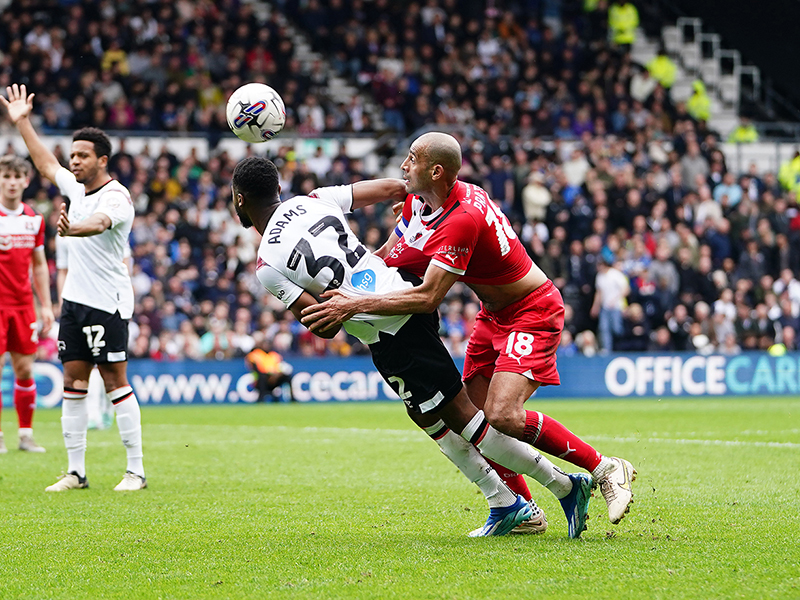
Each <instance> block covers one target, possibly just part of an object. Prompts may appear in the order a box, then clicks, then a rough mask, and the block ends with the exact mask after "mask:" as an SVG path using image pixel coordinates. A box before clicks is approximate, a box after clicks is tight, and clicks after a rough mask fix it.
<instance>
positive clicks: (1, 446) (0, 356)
mask: <svg viewBox="0 0 800 600" xmlns="http://www.w3.org/2000/svg"><path fill="white" fill-rule="evenodd" d="M5 360H6V347H5V324H4V322H3V311H0V380H2V378H3V365H4V364H5ZM2 411H3V390H2V386H0V413H2ZM7 452H8V448H6V441H5V438H4V436H3V430H2V429H0V454H6V453H7Z"/></svg>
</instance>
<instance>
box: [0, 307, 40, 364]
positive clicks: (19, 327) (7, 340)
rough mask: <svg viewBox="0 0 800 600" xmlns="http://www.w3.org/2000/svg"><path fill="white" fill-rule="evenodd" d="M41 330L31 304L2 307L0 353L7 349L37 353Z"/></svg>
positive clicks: (0, 310)
mask: <svg viewBox="0 0 800 600" xmlns="http://www.w3.org/2000/svg"><path fill="white" fill-rule="evenodd" d="M38 344H39V330H38V327H37V324H36V311H35V310H34V308H33V305H31V306H20V307H17V308H0V354H3V353H5V352H6V351H10V352H19V353H20V354H36V348H37V346H38Z"/></svg>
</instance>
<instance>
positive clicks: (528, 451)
mask: <svg viewBox="0 0 800 600" xmlns="http://www.w3.org/2000/svg"><path fill="white" fill-rule="evenodd" d="M485 422H486V421H485V417H484V415H483V411H478V414H476V415H475V417H473V418H472V420H471V421H470V422H469V424H468V425H467V426H466V427H465V428H464V431H463V432H462V433H461V435H462V437H464V438H465V439H475V438H476V437H480V433H481V431H479V430H481V429H482V433H483V435H482V437H481V438H480V439H478V440H477V441H476V445H477V446H478V449H479V450H480V451H481V453H482V454H483V455H484V456H486V457H487V458H489V459H491V460H493V461H494V462H496V463H498V464H501V465H503V466H504V467H508V468H509V469H511V470H512V471H516V472H517V473H524V474H525V475H528V476H529V477H533V478H534V479H535V480H536V481H538V482H539V483H541V484H542V485H543V486H545V487H546V488H547V489H548V490H550V491H551V492H553V495H554V496H555V497H556V498H559V499H561V498H563V497H564V496H566V495H567V494H569V493H570V491H571V490H572V481H570V479H569V477H567V475H566V473H564V472H563V471H562V470H561V469H559V468H558V467H556V466H555V465H554V464H553V463H552V462H550V461H549V460H548V459H546V458H545V457H544V456H542V455H541V454H539V453H538V452H537V451H536V450H535V449H534V448H533V447H532V446H530V445H529V444H526V443H525V442H522V441H520V440H518V439H515V438H512V437H509V436H507V435H505V434H504V433H500V432H499V431H497V430H496V429H495V428H494V427H492V426H491V425H489V424H488V423H486V425H485V426H484V427H483V428H482V427H481V426H482V424H483V423H485Z"/></svg>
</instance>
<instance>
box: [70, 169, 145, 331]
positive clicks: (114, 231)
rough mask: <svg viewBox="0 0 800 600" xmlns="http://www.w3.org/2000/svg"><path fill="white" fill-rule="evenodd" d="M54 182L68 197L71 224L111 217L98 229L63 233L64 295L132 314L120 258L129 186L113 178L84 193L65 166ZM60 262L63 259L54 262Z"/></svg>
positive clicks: (127, 225) (129, 211)
mask: <svg viewBox="0 0 800 600" xmlns="http://www.w3.org/2000/svg"><path fill="white" fill-rule="evenodd" d="M56 184H57V185H58V189H59V190H61V193H62V194H63V195H65V196H67V197H68V198H69V200H70V205H69V212H68V216H69V220H70V223H78V222H80V221H83V220H84V219H88V218H89V217H91V216H92V215H94V214H95V213H102V214H104V215H107V216H108V218H109V219H111V227H109V228H108V229H106V230H105V231H104V232H103V233H99V234H97V235H90V236H86V237H76V236H67V237H65V238H63V242H66V243H64V244H60V245H59V248H60V249H61V250H62V251H63V250H66V253H67V260H66V266H67V276H66V279H65V280H64V288H63V289H62V290H61V296H62V298H63V299H64V300H69V301H71V302H76V303H78V304H83V305H85V306H91V307H92V308H96V309H98V310H102V311H105V312H107V313H111V314H114V313H115V312H117V311H119V314H120V316H121V317H122V318H123V319H130V318H131V317H132V316H133V285H132V284H131V278H130V275H129V274H128V268H127V267H126V265H125V263H124V262H123V261H124V258H125V255H126V250H127V249H128V248H129V241H128V238H129V237H130V234H131V227H132V226H133V216H134V210H133V203H132V202H131V195H130V193H129V192H128V190H127V189H126V188H125V186H123V185H122V184H121V183H120V182H119V181H116V180H114V179H112V180H111V181H109V182H108V183H106V184H105V185H104V186H102V187H101V188H99V189H97V190H93V191H92V192H91V193H90V194H88V195H87V194H86V189H85V187H84V186H83V184H82V183H78V181H77V180H76V179H75V176H74V175H73V174H72V173H71V172H70V171H68V170H67V169H64V168H61V169H59V170H58V171H57V172H56ZM59 263H60V264H61V265H63V264H64V262H63V259H62V260H60V261H59Z"/></svg>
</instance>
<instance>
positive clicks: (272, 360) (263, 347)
mask: <svg viewBox="0 0 800 600" xmlns="http://www.w3.org/2000/svg"><path fill="white" fill-rule="evenodd" d="M244 361H245V364H246V365H247V368H248V369H250V370H251V371H252V373H253V380H254V387H255V389H256V391H257V392H258V402H265V401H266V400H267V398H269V399H270V400H271V401H272V402H280V400H281V399H282V397H281V395H278V394H277V393H276V392H279V391H280V390H281V388H282V386H283V385H284V384H289V385H288V386H287V387H288V389H289V390H291V383H292V371H293V369H292V366H291V365H290V364H289V363H288V362H286V361H285V360H283V357H282V356H281V355H280V354H278V353H277V352H275V351H274V350H273V349H272V346H271V345H270V343H269V342H268V341H267V340H263V341H262V342H261V344H260V345H259V347H258V348H255V349H254V350H252V351H250V352H249V353H248V354H247V355H246V356H245V359H244ZM289 400H293V398H292V396H291V392H290V396H289Z"/></svg>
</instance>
